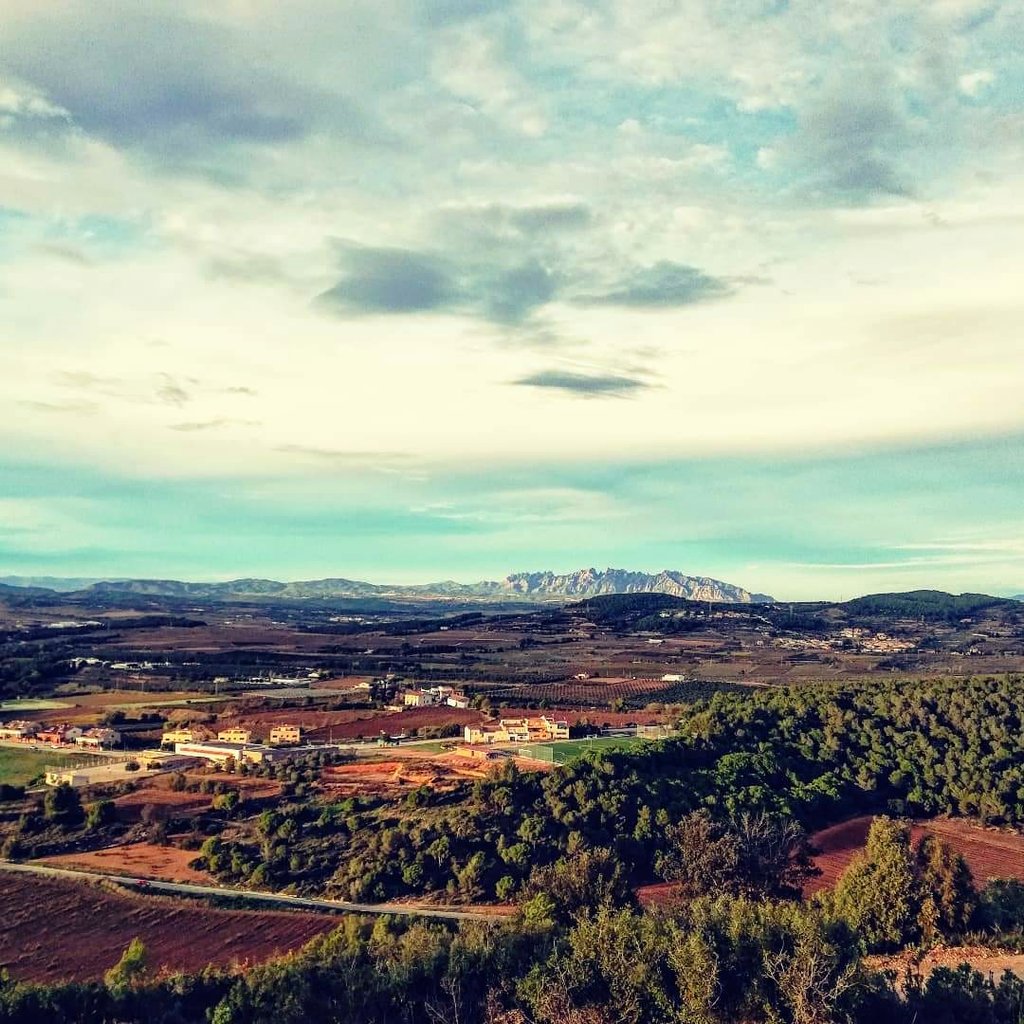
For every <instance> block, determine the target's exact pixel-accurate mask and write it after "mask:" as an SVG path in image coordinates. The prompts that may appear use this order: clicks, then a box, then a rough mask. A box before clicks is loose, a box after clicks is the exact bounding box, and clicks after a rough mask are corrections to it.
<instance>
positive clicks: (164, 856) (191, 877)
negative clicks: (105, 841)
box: [40, 843, 213, 885]
mask: <svg viewBox="0 0 1024 1024" xmlns="http://www.w3.org/2000/svg"><path fill="white" fill-rule="evenodd" d="M195 857H196V853H195V851H194V850H182V849H179V848H178V847H176V846H156V845H154V844H153V843H126V844H124V845H122V846H108V847H107V848H106V849H105V850H92V851H90V852H88V853H63V854H60V855H59V856H56V857H47V858H46V859H45V860H41V861H40V863H41V864H51V865H52V866H53V867H55V868H81V869H82V870H83V871H102V872H109V873H110V874H114V875H137V876H138V877H139V878H156V879H159V880H161V881H165V882H194V883H196V884H197V885H202V884H203V883H207V884H209V883H211V882H212V881H213V879H212V877H211V876H210V875H209V874H208V873H207V872H205V871H197V870H196V869H195V868H191V867H189V862H190V861H192V860H194V859H195Z"/></svg>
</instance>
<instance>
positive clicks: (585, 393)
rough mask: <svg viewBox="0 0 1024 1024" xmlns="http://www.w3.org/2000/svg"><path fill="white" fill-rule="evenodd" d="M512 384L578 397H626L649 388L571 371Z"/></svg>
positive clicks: (543, 372)
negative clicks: (547, 389) (546, 389)
mask: <svg viewBox="0 0 1024 1024" xmlns="http://www.w3.org/2000/svg"><path fill="white" fill-rule="evenodd" d="M509 383H510V384H513V385H515V386H517V387H529V388H549V389H553V390H556V391H563V392H565V393H567V394H570V395H575V396H577V397H579V398H624V397H628V396H630V395H632V394H635V393H636V392H637V391H642V390H644V389H646V388H649V387H650V384H648V383H647V382H646V381H644V380H641V379H640V378H638V377H627V376H624V375H622V374H611V373H609V374H587V373H572V372H570V371H568V370H541V371H539V372H537V373H532V374H530V375H529V376H527V377H521V378H520V379H519V380H514V381H510V382H509Z"/></svg>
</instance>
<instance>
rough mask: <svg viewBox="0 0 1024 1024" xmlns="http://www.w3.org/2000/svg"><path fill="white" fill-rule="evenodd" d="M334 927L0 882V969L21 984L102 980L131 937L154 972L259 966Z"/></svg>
mask: <svg viewBox="0 0 1024 1024" xmlns="http://www.w3.org/2000/svg"><path fill="white" fill-rule="evenodd" d="M337 924H338V921H337V919H335V918H332V917H329V916H326V915H318V914H304V913H300V912H295V913H292V912H289V911H262V910H261V911H251V910H217V909H213V908H209V907H204V906H203V905H201V904H199V903H192V902H189V901H186V900H176V899H171V898H168V897H162V896H159V897H158V896H137V895H126V894H122V893H119V892H111V891H108V890H107V889H105V888H101V887H99V886H97V885H92V884H87V883H80V882H72V881H66V880H63V879H41V878H28V877H25V876H19V875H7V874H0V966H3V967H4V968H6V969H7V970H8V971H9V972H10V974H11V976H12V977H13V978H16V979H18V980H19V981H37V982H55V981H60V980H62V979H63V980H73V981H86V980H89V979H94V978H100V977H102V975H103V973H104V972H105V971H107V970H109V969H110V968H111V967H112V966H113V965H114V964H115V963H117V961H118V960H119V959H120V957H121V953H122V951H123V950H124V948H125V947H126V946H127V945H128V943H129V942H131V940H132V939H133V938H135V937H136V936H138V937H139V938H140V939H141V940H142V941H143V942H144V943H145V945H146V949H147V951H148V952H149V957H150V965H151V967H152V969H154V970H158V969H160V968H166V969H168V970H184V971H199V970H202V968H203V967H205V966H207V965H208V964H217V965H219V966H224V967H228V966H230V965H232V964H234V963H238V964H252V963H260V962H262V961H264V960H268V959H270V958H271V957H273V956H276V955H279V954H281V953H284V952H287V951H288V950H290V949H295V948H297V947H298V946H301V945H303V944H305V943H306V942H308V941H309V940H310V939H312V938H313V937H315V936H317V935H320V934H322V933H323V932H327V931H330V930H331V929H332V928H335V927H336V926H337Z"/></svg>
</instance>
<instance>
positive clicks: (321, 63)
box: [0, 0, 1024, 598]
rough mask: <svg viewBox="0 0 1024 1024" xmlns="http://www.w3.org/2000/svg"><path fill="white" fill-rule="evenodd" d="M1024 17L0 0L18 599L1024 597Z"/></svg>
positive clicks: (783, 9)
mask: <svg viewBox="0 0 1024 1024" xmlns="http://www.w3.org/2000/svg"><path fill="white" fill-rule="evenodd" d="M1022 40H1024V0H1004V2H999V0H991V2H986V0H922V2H918V0H884V2H883V0H789V2H787V0H586V2H584V0H578V2H577V0H507V2H506V0H367V2H365V3H364V2H362V0H342V2H339V0H332V2H327V0H289V2H288V3H281V2H279V0H219V2H213V3H210V2H202V3H200V2H198V0H146V2H145V3H139V2H138V0H123V2H118V0H81V2H76V0H51V2H47V3H45V4H40V3H38V2H37V0H0V400H2V402H3V408H4V410H5V414H4V415H3V417H2V419H0V426H2V437H0V574H2V573H4V572H9V573H34V574H42V573H51V574H59V575H102V574H118V575H147V576H153V575H158V576H179V577H181V576H187V577H190V578H202V579H211V578H225V577H230V576H235V575H264V576H276V577H285V578H308V577H319V576H328V575H348V576H353V577H362V578H372V579H375V580H395V581H409V582H414V581H424V580H428V579H434V578H438V577H449V576H451V577H455V578H458V579H466V580H469V579H476V578H481V577H489V578H493V577H497V576H501V575H504V574H505V573H506V572H509V571H513V570H525V569H539V568H553V569H557V570H569V569H573V568H577V567H580V566H583V565H597V566H601V567H603V566H605V565H614V566H623V567H629V568H636V569H646V570H657V569H660V568H666V567H667V568H676V569H680V570H683V571H687V572H694V573H702V574H709V575H715V576H718V577H721V578H724V579H728V580H731V581H733V582H737V583H740V584H742V585H745V586H748V587H750V588H751V589H757V590H762V591H768V592H770V593H774V594H776V595H778V596H783V597H790V598H801V597H816V596H828V597H831V596H835V597H842V596H847V597H848V596H853V595H854V594H857V593H864V592H868V591H872V590H879V589H895V588H909V587H918V586H934V587H941V588H944V589H952V590H965V589H971V590H986V591H990V592H998V593H1017V592H1021V591H1024V457H1022V453H1024V448H1022V443H1021V442H1022V440H1024V400H1022V395H1024V346H1022V338H1021V327H1022V324H1024V287H1022V280H1024V273H1022V270H1024V267H1022V258H1024V187H1022V186H1024V60H1022V58H1021V56H1020V53H1021V43H1022Z"/></svg>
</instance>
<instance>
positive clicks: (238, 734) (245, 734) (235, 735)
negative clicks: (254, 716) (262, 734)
mask: <svg viewBox="0 0 1024 1024" xmlns="http://www.w3.org/2000/svg"><path fill="white" fill-rule="evenodd" d="M217 739H218V741H220V742H221V743H252V730H251V729H238V728H235V729H221V731H220V732H219V733H217ZM175 750H177V747H175Z"/></svg>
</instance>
